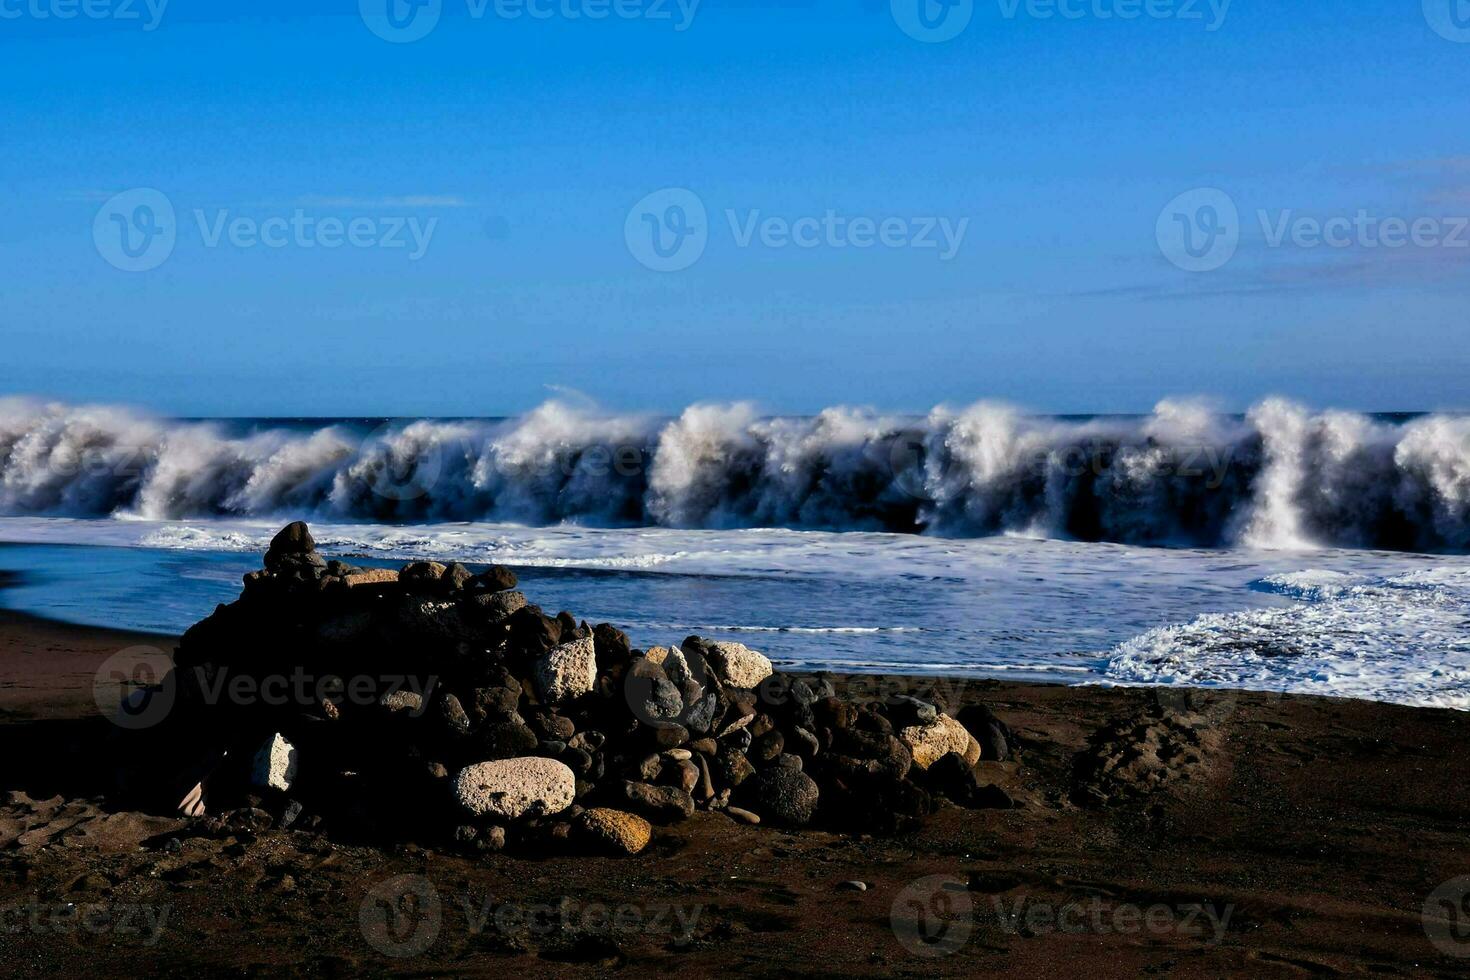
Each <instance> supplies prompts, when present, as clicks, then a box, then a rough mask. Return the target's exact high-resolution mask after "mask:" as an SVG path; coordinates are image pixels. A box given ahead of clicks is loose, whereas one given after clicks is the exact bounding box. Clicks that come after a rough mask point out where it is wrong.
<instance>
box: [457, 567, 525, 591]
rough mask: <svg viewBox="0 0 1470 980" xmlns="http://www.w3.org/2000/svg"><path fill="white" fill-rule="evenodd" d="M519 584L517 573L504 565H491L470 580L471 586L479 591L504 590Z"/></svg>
mask: <svg viewBox="0 0 1470 980" xmlns="http://www.w3.org/2000/svg"><path fill="white" fill-rule="evenodd" d="M518 584H519V581H518V580H517V579H516V573H515V572H513V571H511V570H510V569H508V568H506V567H505V566H504V565H491V566H490V567H489V568H487V569H485V571H483V572H481V573H480V574H479V575H476V576H475V577H474V578H472V579H470V581H469V587H470V588H471V589H473V590H475V591H477V592H504V591H505V590H507V589H513V588H515V587H516V585H518Z"/></svg>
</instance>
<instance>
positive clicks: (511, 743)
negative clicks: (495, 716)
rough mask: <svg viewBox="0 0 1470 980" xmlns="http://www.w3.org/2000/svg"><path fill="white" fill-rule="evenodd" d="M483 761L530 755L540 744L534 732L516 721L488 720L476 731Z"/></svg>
mask: <svg viewBox="0 0 1470 980" xmlns="http://www.w3.org/2000/svg"><path fill="white" fill-rule="evenodd" d="M476 738H477V739H478V741H479V747H480V751H481V752H482V753H483V755H484V761H494V760H496V759H515V758H519V757H520V756H526V755H531V754H532V753H534V752H535V751H536V749H537V748H538V747H540V745H541V740H540V739H538V738H537V737H536V733H535V732H533V731H531V729H530V728H528V727H527V726H526V725H524V724H521V723H520V722H516V721H496V722H489V723H487V724H486V725H485V726H484V727H482V728H481V729H480V730H479V731H478V732H477V733H476Z"/></svg>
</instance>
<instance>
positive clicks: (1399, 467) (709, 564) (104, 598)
mask: <svg viewBox="0 0 1470 980" xmlns="http://www.w3.org/2000/svg"><path fill="white" fill-rule="evenodd" d="M0 515H5V516H0V541H3V542H8V543H9V544H7V545H6V546H5V547H3V548H0V568H6V569H11V570H15V571H18V572H21V573H22V574H23V576H24V578H23V581H22V584H21V585H20V586H19V587H17V588H14V589H10V590H7V591H6V592H4V593H0V602H3V603H5V604H7V605H9V606H12V607H14V608H19V609H22V610H25V611H28V612H33V613H37V614H42V615H47V616H52V617H55V618H59V619H64V620H69V621H73V622H80V623H87V624H95V625H107V626H116V627H123V628H136V629H147V630H162V631H179V630H182V629H183V628H185V627H187V626H188V625H189V624H190V623H192V622H194V621H196V620H198V619H199V618H201V617H203V616H204V615H206V614H208V613H209V612H210V611H211V610H212V609H213V608H214V606H215V604H217V603H220V602H227V601H230V600H231V599H232V598H233V597H234V596H235V595H236V594H238V591H239V587H240V577H241V576H242V575H243V574H244V573H245V572H246V571H249V570H251V569H253V568H256V567H258V564H259V556H260V553H261V552H262V551H263V550H264V547H265V544H266V542H268V541H269V539H270V537H271V535H272V534H273V533H274V531H275V530H276V529H277V528H278V527H279V526H280V525H281V524H283V523H285V522H286V521H288V520H293V519H297V518H301V519H306V520H308V521H310V522H311V524H312V529H313V533H314V534H315V536H316V538H317V540H318V547H319V548H320V550H322V551H323V552H324V553H325V554H328V555H329V556H341V557H344V558H349V559H351V560H353V561H356V562H358V563H360V564H374V563H382V564H392V563H395V562H400V561H403V560H406V559H411V558H418V557H434V558H450V559H459V560H463V561H465V562H467V563H471V564H473V563H489V562H502V563H505V564H508V565H511V566H512V567H514V568H516V569H517V571H518V572H519V573H520V574H521V577H522V580H523V588H524V591H526V593H527V595H528V596H529V597H530V599H531V601H533V602H536V603H538V604H540V605H541V606H543V607H544V608H546V609H547V610H548V611H552V612H554V611H556V610H559V609H567V610H570V611H572V612H573V613H574V614H576V615H577V616H578V617H580V618H584V619H586V620H588V621H589V622H600V621H608V622H612V623H614V624H617V625H619V626H621V627H623V628H624V629H626V630H627V631H628V633H629V634H630V635H631V636H632V638H633V640H634V641H635V643H637V644H638V645H642V646H647V645H652V644H655V643H665V644H667V643H671V642H677V641H678V640H680V639H682V638H683V637H684V636H686V635H688V634H690V633H695V632H697V633H701V634H705V635H711V636H716V637H720V638H730V639H738V640H741V641H742V642H745V643H747V644H749V645H751V646H753V647H756V648H757V649H760V650H763V651H764V652H766V653H767V654H768V655H770V656H771V657H772V658H773V659H774V660H776V661H777V662H778V663H780V664H783V665H786V666H790V667H793V668H800V669H828V670H835V671H860V672H908V673H935V674H948V675H956V676H967V677H1004V678H1011V679H1028V680H1049V681H1061V682H1070V683H1102V684H1137V683H1149V684H1165V685H1181V686H1206V687H1219V688H1250V689H1256V690H1270V691H1282V692H1300V693H1314V694H1327V695H1338V696H1344V697H1358V698H1370V699H1376V700H1386V701H1395V702H1400V703H1405V704H1416V705H1436V706H1444V707H1454V708H1470V556H1467V551H1470V418H1467V417H1465V416H1461V415H1446V414H1438V415H1436V414H1406V415H1393V416H1367V415H1359V414H1353V413H1347V412H1313V411H1309V410H1307V409H1305V408H1302V407H1300V406H1297V405H1293V404H1291V403H1288V402H1284V401H1268V402H1265V403H1262V404H1261V405H1258V406H1256V407H1255V408H1254V409H1253V410H1252V411H1250V412H1249V413H1246V414H1243V415H1232V414H1222V413H1218V412H1213V411H1211V410H1209V409H1208V408H1207V407H1205V406H1203V405H1201V404H1199V403H1196V402H1187V401H1181V402H1166V403H1162V404H1161V405H1160V406H1159V407H1158V409H1157V410H1156V411H1155V412H1154V413H1153V414H1151V415H1148V416H1127V417H1123V416H1099V417H1066V418H1060V417H1045V416H1033V415H1026V414H1024V413H1021V412H1019V411H1017V410H1015V409H1012V408H1008V407H1005V406H999V405H986V404H982V405H977V406H972V407H970V408H966V409H959V410H950V409H936V410H935V411H933V412H931V413H929V414H928V415H926V416H882V415H878V414H875V413H871V412H865V411H861V410H855V409H846V408H844V409H831V410H828V411H827V412H823V413H821V414H820V415H817V416H812V417H802V418H780V417H774V418H773V417H769V416H764V415H762V414H760V413H759V412H758V411H757V410H756V409H755V408H753V407H752V406H749V405H722V406H696V407H693V408H690V409H688V410H686V411H685V412H683V413H682V414H681V415H679V416H678V417H676V418H659V417H652V416H609V415H606V414H601V413H597V412H595V411H592V410H589V409H579V408H576V407H573V406H569V405H567V404H564V403H559V402H556V403H549V404H547V405H544V406H541V407H540V408H538V409H537V410H536V411H534V412H531V413H529V414H528V415H526V416H523V417H519V418H515V419H455V420H444V419H411V420H383V419H299V420H259V419H253V420H252V419H232V420H170V419H157V418H152V417H148V416H145V415H141V414H137V413H133V412H129V411H126V410H122V409H118V408H115V407H90V406H69V405H55V404H42V403H37V402H31V401H10V402H0Z"/></svg>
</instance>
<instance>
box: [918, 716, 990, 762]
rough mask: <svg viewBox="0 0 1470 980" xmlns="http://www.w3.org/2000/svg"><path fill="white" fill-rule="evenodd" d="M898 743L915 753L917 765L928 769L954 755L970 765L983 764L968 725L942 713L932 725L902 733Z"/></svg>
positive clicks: (978, 744) (921, 726) (920, 726)
mask: <svg viewBox="0 0 1470 980" xmlns="http://www.w3.org/2000/svg"><path fill="white" fill-rule="evenodd" d="M898 740H899V741H900V742H902V743H903V744H904V745H906V746H908V748H909V751H911V752H912V753H913V754H914V765H916V766H918V767H919V768H920V769H928V768H929V767H930V766H932V765H933V764H934V763H936V762H938V761H939V760H940V759H942V758H944V757H945V756H946V755H948V754H949V753H951V752H954V753H956V754H957V755H960V756H963V757H964V760H965V762H967V763H969V764H970V765H972V766H973V765H974V764H975V763H977V762H979V761H980V743H978V742H976V741H975V739H974V738H973V737H972V736H971V735H970V733H969V732H968V731H966V730H965V726H964V725H961V724H960V723H959V722H957V721H955V720H954V719H953V718H951V717H950V716H949V715H945V714H941V715H940V716H939V717H938V718H937V719H935V721H934V724H932V725H913V726H910V727H908V728H903V729H900V730H899V733H898Z"/></svg>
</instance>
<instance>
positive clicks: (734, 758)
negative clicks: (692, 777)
mask: <svg viewBox="0 0 1470 980" xmlns="http://www.w3.org/2000/svg"><path fill="white" fill-rule="evenodd" d="M710 770H711V771H712V772H713V774H714V776H715V778H716V779H718V780H719V781H720V783H721V784H722V785H724V786H739V785H740V784H741V783H743V782H745V780H747V779H749V778H750V777H751V776H752V775H754V774H755V767H754V766H752V765H751V764H750V760H749V759H747V758H746V757H745V755H744V754H743V753H741V752H737V751H735V749H733V748H731V747H729V746H726V747H724V748H722V749H721V750H720V753H719V754H718V755H716V756H715V758H714V761H713V762H712V763H711V764H710Z"/></svg>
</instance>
